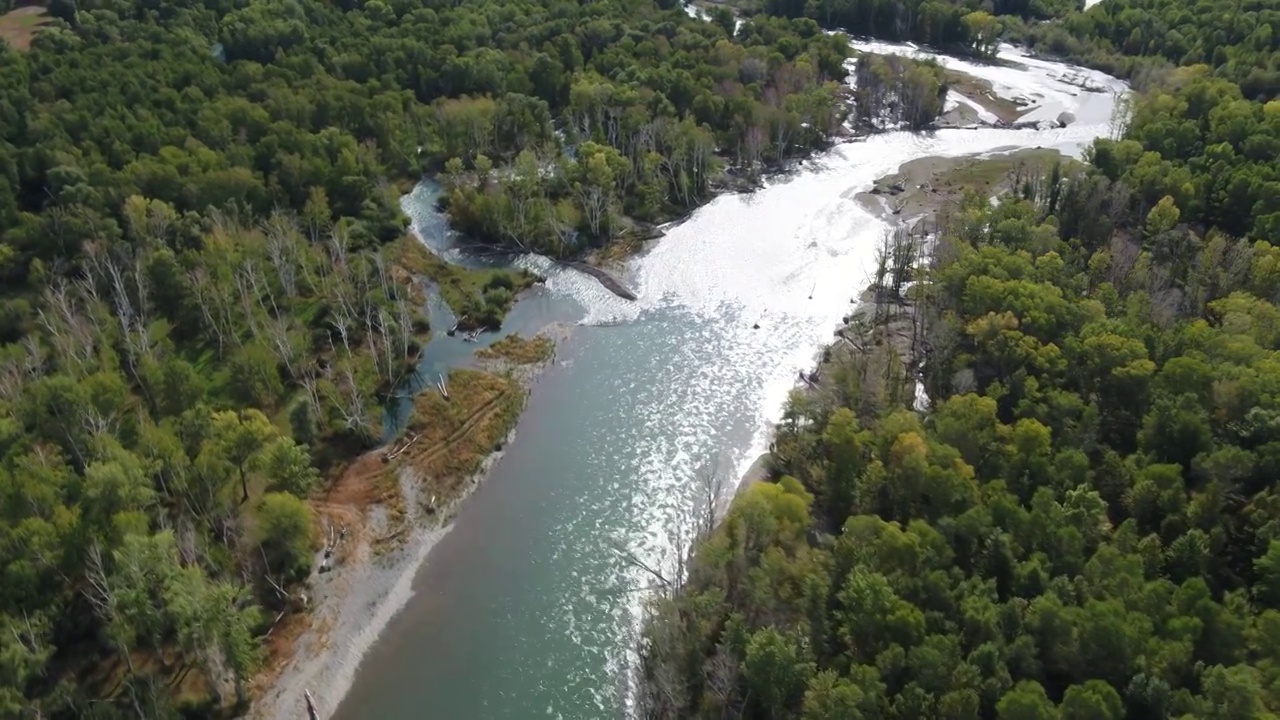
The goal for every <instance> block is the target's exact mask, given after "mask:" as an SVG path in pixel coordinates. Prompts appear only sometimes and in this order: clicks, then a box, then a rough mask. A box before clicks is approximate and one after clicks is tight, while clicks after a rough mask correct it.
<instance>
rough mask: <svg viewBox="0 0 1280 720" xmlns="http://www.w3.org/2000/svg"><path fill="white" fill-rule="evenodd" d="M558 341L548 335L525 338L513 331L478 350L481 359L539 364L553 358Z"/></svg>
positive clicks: (513, 363) (517, 363)
mask: <svg viewBox="0 0 1280 720" xmlns="http://www.w3.org/2000/svg"><path fill="white" fill-rule="evenodd" d="M555 349H556V343H555V341H554V340H552V339H551V338H549V337H547V336H546V335H535V336H533V337H531V338H525V337H523V336H521V335H520V334H519V333H512V334H511V335H508V336H506V337H504V338H502V339H501V340H499V341H497V342H495V343H494V344H492V345H490V346H489V347H487V348H482V349H480V350H479V351H477V352H476V357H478V358H480V359H481V360H504V361H506V362H508V363H511V364H512V365H537V364H538V363H543V362H546V361H548V360H550V359H551V354H552V353H553V352H554V351H555Z"/></svg>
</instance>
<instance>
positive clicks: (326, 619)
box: [251, 153, 1016, 720]
mask: <svg viewBox="0 0 1280 720" xmlns="http://www.w3.org/2000/svg"><path fill="white" fill-rule="evenodd" d="M1014 155H1016V153H1015V154H1014ZM974 162H978V161H975V160H974V156H972V155H970V156H963V157H959V158H943V157H934V156H930V157H923V158H918V159H916V160H912V161H910V162H907V163H904V164H903V165H902V166H901V167H899V168H898V170H897V172H896V173H893V174H890V175H886V176H884V177H883V178H881V179H880V180H879V181H877V182H876V183H874V184H873V185H872V187H875V186H877V185H882V184H885V183H886V182H889V181H888V180H886V179H891V178H894V177H897V176H904V177H903V178H902V184H903V191H902V192H901V193H897V194H895V195H893V196H892V197H897V198H898V199H899V200H900V201H901V202H903V203H908V204H907V205H903V206H900V207H899V206H897V205H895V204H892V203H885V202H883V201H882V197H883V196H881V197H877V196H875V195H873V194H871V193H869V192H866V191H863V192H856V193H855V192H852V191H850V196H846V197H849V199H855V198H856V200H857V201H858V202H860V203H861V204H862V205H863V206H864V207H865V208H867V209H868V210H871V211H872V212H873V213H874V214H876V215H877V216H878V217H880V219H882V220H884V221H886V222H888V223H889V224H891V225H892V224H893V223H894V222H895V221H901V220H903V219H909V220H914V219H916V218H918V217H919V216H920V215H923V214H927V212H928V211H929V207H930V205H929V204H930V203H933V202H942V201H941V199H940V198H942V197H944V196H947V195H948V193H944V192H936V193H930V192H928V191H925V192H923V193H919V194H920V195H921V197H919V198H915V197H914V194H917V193H916V191H918V190H921V188H919V187H918V186H919V185H920V184H923V182H924V180H925V179H928V178H932V177H934V176H936V175H937V174H938V173H940V172H943V171H944V170H947V169H954V168H957V167H961V166H966V165H968V164H972V163H974ZM802 163H803V161H800V162H797V163H789V164H788V165H787V166H786V167H783V168H781V169H780V172H779V174H785V173H788V172H790V171H791V170H792V169H794V168H795V167H796V166H797V165H799V164H802ZM930 182H931V183H932V181H930ZM862 187H866V186H865V185H863V186H862ZM908 188H912V189H908ZM944 188H945V185H944ZM738 192H740V191H739V190H736V189H732V188H724V189H720V190H718V191H717V192H715V193H713V194H712V196H711V197H709V198H707V201H706V202H707V203H710V202H712V201H713V200H715V199H716V198H718V197H719V196H720V195H722V194H736V193H738ZM909 203H916V204H914V205H910V204H909ZM700 207H702V206H700ZM895 209H896V212H895ZM691 214H692V212H691V213H689V214H687V215H686V216H685V217H684V218H679V219H677V220H675V221H673V222H672V223H669V224H668V225H664V226H663V227H662V228H658V230H659V231H660V234H658V235H657V237H661V236H662V235H663V234H665V231H666V230H668V229H670V228H672V227H676V226H678V225H679V224H680V223H681V222H683V220H685V219H687V218H688V217H689V215H691ZM654 239H656V238H652V237H647V238H645V239H644V240H638V241H637V244H638V245H639V246H640V249H642V250H643V249H647V248H650V247H653V242H652V241H653V240H654ZM624 259H625V257H622V258H607V259H604V260H605V262H618V263H621V262H622V261H623V260H624ZM601 264H604V263H603V262H602V263H601ZM811 292H812V291H811ZM863 296H865V293H863V295H862V296H860V297H863ZM855 299H856V298H855ZM847 326H848V322H847V321H846V322H845V323H843V324H842V325H841V327H842V328H847ZM837 332H838V331H837ZM843 345H846V343H845V342H844V341H841V340H838V339H837V341H836V343H835V344H833V345H829V346H827V352H831V351H832V348H840V347H841V346H843ZM543 367H545V366H543ZM540 369H541V368H538V370H540ZM791 373H792V377H793V378H794V377H795V374H794V370H792V371H791ZM536 377H537V370H535V371H533V372H531V373H530V374H529V376H528V377H527V378H524V379H522V380H521V382H522V383H523V384H524V385H525V387H526V388H527V387H528V385H529V384H530V383H532V382H534V381H535V380H536ZM513 432H514V431H513ZM510 440H511V436H510V435H509V436H508V437H507V442H510ZM384 451H385V448H384V449H383V450H380V451H378V452H377V453H376V454H381V453H382V452H384ZM500 456H501V452H499V453H495V454H493V455H489V456H488V457H487V458H486V459H485V461H484V463H483V466H482V468H481V469H480V471H479V472H477V473H476V474H475V475H473V476H472V477H471V479H470V481H469V482H468V483H467V486H466V489H465V490H464V491H463V492H462V493H461V494H459V495H458V496H456V497H454V498H453V499H452V500H451V501H450V503H449V504H448V506H447V507H446V508H444V510H443V511H442V512H439V513H438V514H436V515H434V516H433V517H432V518H430V519H429V520H427V519H426V518H423V517H421V516H418V515H414V514H411V515H410V517H409V520H410V521H411V522H409V523H408V525H407V527H408V528H409V529H408V530H407V531H406V533H405V535H403V536H402V537H401V538H400V540H399V542H400V544H399V545H398V546H397V547H396V548H395V549H393V550H391V551H387V552H383V553H381V554H377V555H375V554H374V552H373V549H372V544H371V543H369V542H368V538H367V537H365V538H363V539H360V540H358V541H357V542H353V543H352V547H351V549H347V548H342V549H340V550H339V555H342V553H343V552H346V553H347V554H348V557H350V558H352V559H353V560H348V561H344V562H342V563H340V564H339V565H338V567H337V569H335V570H333V571H331V572H329V573H326V574H325V575H323V576H317V578H318V579H317V580H316V582H315V584H314V585H312V586H310V587H308V592H314V593H315V594H316V598H314V599H313V607H314V608H315V610H314V613H313V617H312V619H311V629H310V630H308V631H307V633H305V634H304V635H303V636H302V637H301V638H300V639H299V640H298V641H297V643H296V644H295V646H294V650H293V653H292V659H291V660H290V661H288V663H287V665H286V667H285V668H284V670H283V671H282V672H281V674H280V675H279V676H278V677H277V678H276V679H275V681H274V682H273V683H271V686H270V688H269V689H268V691H267V692H266V693H265V694H263V695H262V696H261V699H260V701H259V702H258V703H256V704H255V707H254V712H253V713H252V714H251V717H256V718H266V719H272V720H273V719H274V718H281V720H284V718H295V717H300V716H302V715H303V713H304V705H303V700H302V698H303V693H304V691H306V690H308V689H310V690H311V692H312V694H313V695H315V698H316V700H317V703H318V704H319V705H320V711H321V717H328V716H329V715H331V714H332V713H333V712H334V710H335V709H336V708H337V706H338V704H339V702H340V701H341V700H342V698H343V697H344V696H345V695H346V693H347V691H348V689H349V686H350V685H351V683H352V680H353V679H354V675H355V673H356V670H357V668H358V667H359V666H360V663H361V661H362V660H363V658H364V655H365V653H366V651H367V650H369V649H370V647H371V646H372V645H373V643H374V642H375V640H376V639H377V637H378V636H379V635H380V634H381V633H382V631H383V629H384V627H385V626H386V624H387V623H388V622H389V621H390V619H391V618H392V617H393V616H394V615H395V614H396V613H397V611H399V610H400V609H401V608H402V607H404V605H405V604H406V603H407V602H408V600H409V599H410V598H411V597H412V595H413V587H412V583H413V579H414V577H415V576H416V575H417V573H418V570H419V568H420V567H421V566H422V564H423V562H424V560H425V559H426V557H427V556H428V554H429V553H430V552H431V550H432V549H433V548H434V547H435V546H436V545H437V544H438V543H439V542H440V541H441V540H442V539H443V538H444V537H445V536H446V535H447V533H448V532H449V531H450V529H451V527H452V525H451V522H450V520H451V517H452V514H453V513H454V512H455V511H456V510H457V509H458V508H459V507H460V506H461V504H462V503H463V502H465V501H466V500H467V498H468V497H469V496H470V495H471V493H472V492H473V491H474V489H475V488H476V487H477V486H478V485H479V483H480V482H482V481H484V479H485V478H486V477H487V475H488V474H489V470H490V469H492V468H493V467H494V465H495V463H496V462H497V460H498V458H499V457H500ZM769 458H770V456H769V454H768V453H765V454H763V455H760V456H758V457H757V458H756V459H755V461H754V462H753V463H752V465H751V466H750V468H749V469H748V470H747V472H746V473H745V474H744V476H743V477H742V478H741V479H740V482H739V485H738V488H739V490H741V488H743V487H746V486H749V485H750V484H751V483H753V482H757V481H762V480H765V479H767V476H768V472H769V469H770V468H769V464H770V463H769ZM412 480H413V478H408V479H406V478H403V477H402V478H400V486H401V490H402V493H401V494H402V497H403V498H404V499H403V500H402V504H403V505H404V506H405V507H407V508H409V512H410V513H414V512H416V510H414V509H415V508H417V507H418V506H419V505H420V503H419V502H416V501H413V500H416V496H413V495H412V491H410V490H405V489H404V488H405V487H406V486H413V485H414V483H413V482H412ZM379 512H383V513H385V512H386V510H385V509H384V510H382V511H378V510H377V509H376V508H373V509H371V510H370V511H369V514H370V516H372V517H373V519H374V520H377V518H378V516H379ZM361 542H364V543H366V545H364V546H361V545H360V543H361ZM362 548H363V549H362Z"/></svg>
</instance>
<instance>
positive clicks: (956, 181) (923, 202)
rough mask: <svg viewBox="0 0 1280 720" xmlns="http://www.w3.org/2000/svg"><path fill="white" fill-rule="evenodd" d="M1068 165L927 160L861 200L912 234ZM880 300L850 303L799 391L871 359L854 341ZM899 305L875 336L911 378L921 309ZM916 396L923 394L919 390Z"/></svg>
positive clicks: (758, 462) (757, 474) (1031, 153)
mask: <svg viewBox="0 0 1280 720" xmlns="http://www.w3.org/2000/svg"><path fill="white" fill-rule="evenodd" d="M1065 160H1067V158H1066V157H1065V156H1063V155H1062V154H1061V153H1059V152H1057V151H1055V150H1044V149H1040V148H1024V149H1022V150H1016V151H1013V152H1007V153H992V154H988V155H985V156H960V157H941V156H929V157H922V158H917V159H915V160H911V161H908V162H905V163H903V164H902V165H900V166H899V167H898V168H897V169H896V170H895V171H894V172H892V173H889V174H887V175H884V176H882V177H880V178H878V179H876V181H875V183H874V184H873V186H872V189H871V190H868V191H865V192H861V193H858V194H857V195H856V196H855V197H856V199H857V200H858V201H859V203H860V204H861V205H862V206H863V208H864V209H866V210H867V211H868V212H870V213H871V214H872V215H873V216H875V217H876V219H877V220H880V221H882V222H884V223H886V224H887V225H889V226H890V227H891V228H892V227H894V226H899V227H903V228H907V229H908V230H910V229H911V228H913V227H915V226H916V225H917V224H918V223H920V222H921V221H923V220H925V219H927V218H931V217H932V218H936V217H937V216H938V215H939V214H942V213H945V212H946V211H947V210H948V208H949V207H955V206H956V205H957V203H959V202H960V201H961V200H962V199H963V198H964V195H965V194H966V193H970V192H971V193H977V194H979V195H980V196H982V197H994V196H997V195H999V194H1002V193H1004V192H1006V191H1009V190H1011V189H1013V188H1012V187H1011V183H1010V182H1009V178H1010V177H1011V175H1012V174H1013V173H1015V172H1018V171H1021V170H1024V169H1026V170H1030V169H1031V168H1034V167H1037V166H1038V167H1044V166H1047V165H1048V164H1049V163H1051V162H1054V161H1065ZM889 188H901V189H900V190H890V189H889ZM875 295H876V293H875V292H874V288H873V287H872V286H867V287H866V288H863V290H862V291H861V292H860V293H859V295H857V296H856V297H854V298H851V299H850V301H851V303H853V304H854V306H855V307H854V309H853V311H852V312H851V313H850V314H849V315H848V316H846V318H845V321H844V322H842V323H840V325H839V327H837V328H836V330H835V331H834V334H835V336H836V340H835V341H834V342H832V343H830V344H828V345H827V346H825V347H824V348H823V350H822V354H821V356H820V357H819V358H818V359H817V361H816V362H815V363H813V365H812V366H810V368H809V369H808V372H809V373H817V375H818V377H819V380H818V381H817V382H814V383H810V382H808V381H804V380H798V381H797V383H796V385H795V390H798V391H800V392H802V393H806V394H810V395H813V394H816V393H819V392H822V390H823V388H824V385H823V381H824V379H825V378H829V377H830V373H829V372H827V370H828V369H830V368H831V367H833V366H834V365H835V364H836V363H839V362H844V361H848V360H849V355H851V354H853V353H858V354H862V355H864V356H867V357H869V356H870V355H872V354H873V351H874V348H873V347H871V346H870V344H867V343H863V344H861V345H860V346H855V345H854V343H853V342H851V341H850V339H849V338H851V337H853V334H854V333H856V332H859V331H860V329H859V328H855V323H857V322H858V321H859V319H860V318H863V317H865V315H866V313H867V312H868V310H869V309H870V308H871V307H872V306H873V305H874V303H875V302H876V297H875ZM895 305H896V306H897V307H899V309H900V310H901V312H900V313H898V314H896V315H895V316H894V317H893V318H892V319H889V320H887V321H885V322H884V324H883V325H882V326H881V327H877V328H873V329H872V330H871V332H872V333H881V334H883V336H884V337H885V338H886V339H887V340H888V341H889V342H888V343H887V344H889V345H892V346H894V348H895V350H897V351H898V353H899V354H900V357H901V358H902V360H903V370H904V372H909V371H910V370H911V369H912V368H915V367H918V366H919V364H920V363H921V362H922V361H923V357H917V355H920V353H919V352H918V351H916V350H915V349H913V347H912V345H911V342H910V340H911V338H912V337H913V336H914V335H915V330H914V329H913V327H912V323H913V316H914V313H915V309H914V305H913V303H912V302H911V301H910V300H909V299H905V298H904V299H899V301H898V302H897V303H895ZM881 360H882V361H883V360H885V359H884V358H881ZM916 392H917V393H919V392H920V389H919V386H918V385H917V390H916ZM913 401H914V402H913V403H911V404H913V405H918V404H919V403H920V401H921V398H920V397H918V396H917V397H915V398H913ZM770 447H772V445H771V446H770ZM771 462H772V453H771V452H765V453H763V454H761V455H760V456H758V457H757V458H756V459H755V460H754V461H753V462H752V463H751V465H750V466H749V467H748V468H747V470H746V471H745V472H744V473H743V474H742V476H741V477H740V478H739V479H738V483H737V485H736V486H735V487H736V489H735V493H734V494H735V495H737V494H741V493H742V492H743V491H744V490H746V489H747V488H748V487H750V486H751V485H753V484H755V483H758V482H766V481H768V480H769V479H770V475H771V473H772V467H771Z"/></svg>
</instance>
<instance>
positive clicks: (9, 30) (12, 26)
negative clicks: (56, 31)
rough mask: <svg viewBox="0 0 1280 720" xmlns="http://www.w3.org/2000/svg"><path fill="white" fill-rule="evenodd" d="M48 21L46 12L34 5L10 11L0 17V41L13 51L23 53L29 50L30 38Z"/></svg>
mask: <svg viewBox="0 0 1280 720" xmlns="http://www.w3.org/2000/svg"><path fill="white" fill-rule="evenodd" d="M50 20H52V18H50V17H49V14H48V12H47V11H46V10H45V9H44V8H42V7H39V6H35V5H29V6H27V7H20V8H16V9H14V10H10V11H9V12H7V13H5V14H4V15H0V40H3V41H4V42H5V43H7V44H8V45H9V47H12V48H13V49H14V50H17V51H19V52H25V51H27V50H30V49H31V38H33V37H35V34H36V31H37V30H39V29H40V26H41V25H44V24H46V23H48V22H49V21H50Z"/></svg>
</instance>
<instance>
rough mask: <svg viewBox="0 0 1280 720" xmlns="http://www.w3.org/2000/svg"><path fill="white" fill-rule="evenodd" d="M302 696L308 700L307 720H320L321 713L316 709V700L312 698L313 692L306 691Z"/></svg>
mask: <svg viewBox="0 0 1280 720" xmlns="http://www.w3.org/2000/svg"><path fill="white" fill-rule="evenodd" d="M302 694H303V695H305V696H306V698H307V719H308V720H320V711H319V710H318V709H316V700H315V698H313V697H311V691H310V690H304V691H303V693H302Z"/></svg>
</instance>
